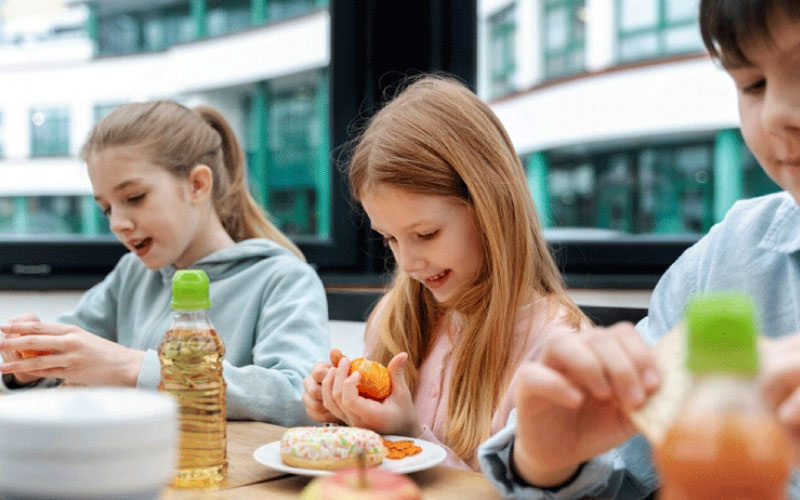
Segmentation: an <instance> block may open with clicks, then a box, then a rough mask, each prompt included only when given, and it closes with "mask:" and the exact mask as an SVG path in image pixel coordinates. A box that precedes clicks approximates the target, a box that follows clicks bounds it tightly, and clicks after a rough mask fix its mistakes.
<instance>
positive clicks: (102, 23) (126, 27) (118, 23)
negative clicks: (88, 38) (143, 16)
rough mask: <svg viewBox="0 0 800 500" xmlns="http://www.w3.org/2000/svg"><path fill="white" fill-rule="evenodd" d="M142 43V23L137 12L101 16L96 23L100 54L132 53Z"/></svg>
mask: <svg viewBox="0 0 800 500" xmlns="http://www.w3.org/2000/svg"><path fill="white" fill-rule="evenodd" d="M141 45H142V25H141V20H140V19H139V14H138V13H126V14H118V15H114V16H108V17H103V18H100V19H99V20H98V23H97V50H98V53H99V54H100V55H116V54H132V53H134V52H138V51H139V50H140V49H141Z"/></svg>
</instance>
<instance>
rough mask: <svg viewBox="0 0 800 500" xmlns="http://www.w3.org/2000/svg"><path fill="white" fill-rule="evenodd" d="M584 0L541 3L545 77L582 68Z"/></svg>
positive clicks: (571, 72) (555, 76) (557, 0)
mask: <svg viewBox="0 0 800 500" xmlns="http://www.w3.org/2000/svg"><path fill="white" fill-rule="evenodd" d="M585 3H586V2H585V0H547V2H545V4H544V23H543V24H542V28H543V35H544V41H545V43H544V70H545V77H546V78H557V77H560V76H565V75H570V74H574V73H579V72H581V71H583V70H584V68H585V64H584V50H585V30H586V28H585V8H586V6H585Z"/></svg>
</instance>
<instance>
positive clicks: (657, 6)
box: [615, 0, 703, 62]
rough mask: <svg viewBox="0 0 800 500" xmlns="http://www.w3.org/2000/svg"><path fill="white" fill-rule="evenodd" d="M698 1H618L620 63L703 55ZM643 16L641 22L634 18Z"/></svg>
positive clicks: (617, 20) (617, 18) (617, 26)
mask: <svg viewBox="0 0 800 500" xmlns="http://www.w3.org/2000/svg"><path fill="white" fill-rule="evenodd" d="M697 4H698V0H616V10H615V12H616V16H615V17H616V28H617V60H618V61H619V62H631V61H637V60H643V59H654V58H659V57H664V56H669V55H677V54H686V53H694V52H701V51H702V50H703V42H702V39H701V38H700V29H699V27H698V9H699V8H698V7H697ZM636 15H639V16H640V20H638V21H637V20H636V19H634V18H633V17H632V16H636Z"/></svg>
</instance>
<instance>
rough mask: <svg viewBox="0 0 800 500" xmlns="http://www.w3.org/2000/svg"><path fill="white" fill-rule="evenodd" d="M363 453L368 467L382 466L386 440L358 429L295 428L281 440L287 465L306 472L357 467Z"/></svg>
mask: <svg viewBox="0 0 800 500" xmlns="http://www.w3.org/2000/svg"><path fill="white" fill-rule="evenodd" d="M360 451H362V452H363V453H364V463H365V464H366V466H367V467H371V466H373V465H378V464H380V463H381V462H383V458H384V457H385V456H386V448H385V447H384V446H383V439H382V438H381V437H380V436H379V435H378V434H376V433H375V432H373V431H371V430H368V429H359V428H357V427H293V428H291V429H289V430H287V431H286V432H284V433H283V437H281V460H283V463H285V464H286V465H290V466H292V467H300V468H303V469H321V470H332V469H340V468H342V467H348V466H355V465H357V462H358V454H359V452H360Z"/></svg>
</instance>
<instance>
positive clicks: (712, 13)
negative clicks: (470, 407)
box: [479, 0, 800, 500]
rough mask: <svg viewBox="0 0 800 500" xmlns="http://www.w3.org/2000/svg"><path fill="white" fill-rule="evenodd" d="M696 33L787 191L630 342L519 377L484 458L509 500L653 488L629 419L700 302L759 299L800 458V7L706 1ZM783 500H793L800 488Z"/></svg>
mask: <svg viewBox="0 0 800 500" xmlns="http://www.w3.org/2000/svg"><path fill="white" fill-rule="evenodd" d="M700 27H701V32H702V36H703V40H704V43H705V45H706V47H707V48H708V51H709V52H710V54H711V56H712V57H713V58H714V59H716V60H717V61H719V62H720V63H721V64H722V66H723V67H724V69H725V70H726V71H727V72H728V73H729V74H730V76H731V77H732V78H733V81H734V83H735V84H736V87H737V89H738V103H739V115H740V120H741V131H742V135H743V137H744V140H745V142H746V143H747V145H748V146H749V148H750V150H751V151H752V152H753V154H754V155H755V157H756V159H757V160H758V162H759V164H760V165H761V167H762V168H763V169H764V171H765V172H766V173H767V175H769V176H770V177H771V178H772V179H773V180H774V181H775V182H776V183H777V184H778V185H779V186H781V187H782V188H783V190H784V191H782V192H780V193H775V194H771V195H767V196H763V197H760V198H755V199H750V200H744V201H740V202H737V203H736V204H735V205H734V206H733V207H732V208H731V209H730V211H729V212H728V214H727V215H726V216H725V219H724V220H723V221H722V222H720V223H719V224H717V225H716V226H714V227H713V228H712V229H711V231H710V232H709V233H708V234H707V235H706V236H705V237H703V238H702V239H701V240H700V241H699V242H698V243H697V244H695V245H694V246H692V247H691V248H689V249H688V250H687V251H686V252H685V253H684V254H683V255H682V256H681V257H680V258H679V259H678V260H677V261H676V262H675V263H674V264H673V265H672V267H670V269H669V270H668V271H667V272H666V274H665V275H664V276H663V277H662V279H661V280H660V281H659V283H658V285H657V286H656V288H655V290H654V292H653V295H652V298H651V302H650V309H649V316H648V317H647V318H645V319H643V320H642V321H641V322H640V323H639V324H638V325H637V326H636V329H634V327H633V326H632V325H630V324H619V325H615V326H614V327H611V328H608V329H595V330H590V331H584V332H579V333H577V334H574V335H569V336H561V337H558V338H554V339H552V340H551V342H550V343H549V344H548V345H547V346H545V348H544V349H543V353H542V356H541V357H540V358H539V359H538V360H537V361H536V362H533V363H529V364H528V365H525V366H523V367H522V368H521V373H519V374H518V376H519V381H520V382H519V384H518V386H517V394H516V402H517V410H516V413H514V414H512V415H511V416H510V417H509V421H508V425H507V426H506V428H505V429H503V430H502V431H501V432H499V433H498V434H496V435H494V436H493V437H492V438H490V439H489V440H488V441H487V442H486V443H484V444H483V445H482V447H481V448H480V451H479V456H480V458H481V464H482V466H483V470H484V472H485V473H486V474H487V476H489V478H490V479H491V480H492V481H493V482H494V483H495V484H496V485H497V487H498V488H499V489H500V490H501V491H502V492H503V493H504V494H505V495H506V496H508V497H512V498H520V499H573V498H575V499H577V498H582V497H584V496H597V497H602V498H606V499H609V498H613V499H618V500H639V499H642V498H645V497H647V496H648V495H650V494H651V493H653V492H654V491H655V490H656V489H657V488H658V483H659V480H658V476H657V473H656V471H655V469H654V468H653V465H652V461H651V459H650V448H649V446H648V444H647V442H646V441H645V440H644V438H643V437H642V436H641V435H636V436H634V434H635V432H636V431H635V429H634V427H633V426H632V424H631V422H630V420H629V419H628V417H627V416H626V411H625V409H635V408H638V407H640V406H641V405H642V404H643V403H644V401H645V400H646V398H647V395H648V394H649V393H652V392H653V391H655V390H656V389H657V388H658V386H659V384H660V374H659V373H658V371H657V369H656V366H655V363H654V360H653V357H652V354H651V352H650V351H649V349H648V348H647V344H648V343H649V344H652V343H653V342H655V341H656V340H657V339H659V338H660V337H662V336H663V335H664V334H665V333H666V332H667V331H668V330H669V329H670V328H672V327H673V326H675V325H676V324H678V323H679V322H680V320H681V318H682V316H683V312H684V308H685V305H686V300H687V299H688V297H689V296H690V295H691V294H693V293H697V292H709V291H714V290H730V289H736V290H741V291H743V292H746V293H749V294H750V295H751V296H752V297H753V298H754V299H755V301H756V304H757V306H758V308H759V310H760V311H761V329H762V332H763V333H764V335H766V336H768V337H772V338H773V339H774V340H773V341H772V342H769V343H768V345H767V348H766V349H765V352H764V356H763V363H762V365H763V368H764V371H763V374H762V377H763V383H764V385H763V387H764V397H765V400H766V401H767V402H768V403H769V404H770V405H771V406H772V408H773V409H774V410H775V411H776V414H777V416H778V418H779V420H780V421H781V423H783V424H784V426H785V427H786V428H787V430H788V432H789V435H790V436H791V437H792V438H793V439H794V442H795V445H796V446H797V447H798V449H800V334H798V333H796V332H798V331H800V2H798V1H797V0H702V1H701V5H700ZM637 330H638V332H637ZM631 436H634V437H633V438H631ZM789 496H790V498H792V499H800V484H798V481H797V475H794V477H793V481H792V483H791V484H790V487H789Z"/></svg>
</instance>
